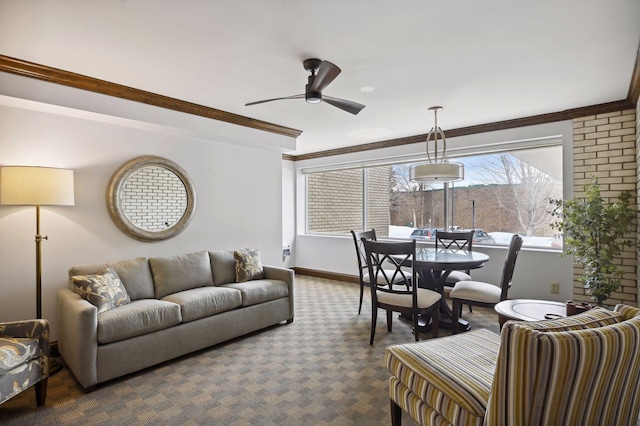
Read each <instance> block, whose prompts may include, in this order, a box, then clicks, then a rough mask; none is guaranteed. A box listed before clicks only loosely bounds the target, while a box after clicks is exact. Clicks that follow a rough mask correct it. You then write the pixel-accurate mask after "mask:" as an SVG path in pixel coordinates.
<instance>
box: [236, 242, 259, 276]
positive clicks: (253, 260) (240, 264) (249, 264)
mask: <svg viewBox="0 0 640 426" xmlns="http://www.w3.org/2000/svg"><path fill="white" fill-rule="evenodd" d="M233 258H234V261H235V269H236V282H237V283H243V282H245V281H251V280H259V279H261V278H262V277H263V276H264V270H263V269H262V262H261V261H260V250H252V249H242V250H235V251H234V252H233Z"/></svg>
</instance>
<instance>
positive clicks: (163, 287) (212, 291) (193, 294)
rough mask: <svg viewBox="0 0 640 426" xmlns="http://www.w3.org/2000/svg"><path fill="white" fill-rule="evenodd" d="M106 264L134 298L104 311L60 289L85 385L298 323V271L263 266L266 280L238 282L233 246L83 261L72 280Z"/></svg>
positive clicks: (64, 323)
mask: <svg viewBox="0 0 640 426" xmlns="http://www.w3.org/2000/svg"><path fill="white" fill-rule="evenodd" d="M105 268H112V269H113V270H115V271H116V272H117V275H118V276H119V278H120V280H121V281H122V284H124V287H125V288H126V293H127V294H128V296H129V298H130V302H129V303H126V304H124V305H121V306H117V307H114V308H113V309H109V310H107V311H105V312H102V313H100V314H98V309H97V308H96V306H94V305H93V304H91V303H89V301H87V299H85V298H83V297H82V296H81V295H79V294H77V293H76V292H74V291H72V290H71V289H61V290H59V292H58V313H59V316H60V339H59V342H58V345H59V351H60V354H61V356H62V358H63V359H64V361H65V363H66V365H67V366H68V367H69V368H70V369H71V371H72V372H73V374H74V375H75V377H76V378H77V379H78V381H79V382H80V384H81V385H82V386H83V387H84V388H85V389H92V388H94V387H95V385H97V384H98V383H102V382H105V381H107V380H111V379H114V378H116V377H120V376H123V375H125V374H128V373H132V372H135V371H138V370H141V369H143V368H146V367H149V366H152V365H155V364H158V363H161V362H164V361H167V360H170V359H173V358H175V357H178V356H181V355H185V354H187V353H190V352H193V351H196V350H199V349H203V348H206V347H208V346H211V345H215V344H217V343H220V342H224V341H226V340H229V339H232V338H235V337H238V336H242V335H244V334H247V333H250V332H253V331H256V330H260V329H262V328H265V327H269V326H271V325H274V324H278V323H280V322H283V321H286V322H287V323H290V322H292V321H293V313H294V303H293V300H294V297H293V283H294V274H293V271H292V270H290V269H284V268H276V267H270V266H263V271H264V276H263V277H262V279H254V280H251V281H247V282H241V283H236V275H235V274H236V272H235V261H234V251H233V250H216V251H209V252H207V251H202V252H198V253H190V254H183V255H178V256H167V257H152V258H144V257H140V258H136V259H130V260H124V261H119V262H104V263H94V264H87V265H79V266H74V267H72V268H70V270H69V277H73V276H78V275H89V274H98V273H99V272H100V271H103V270H104V269H105ZM70 287H71V286H70Z"/></svg>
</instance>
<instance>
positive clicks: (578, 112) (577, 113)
mask: <svg viewBox="0 0 640 426" xmlns="http://www.w3.org/2000/svg"><path fill="white" fill-rule="evenodd" d="M623 109H635V104H634V103H632V102H631V101H630V100H628V99H623V100H620V101H615V102H608V103H604V104H598V105H591V106H587V107H581V108H573V109H567V110H564V111H559V112H552V113H548V114H541V115H533V116H530V117H523V118H516V119H512V120H505V121H496V122H494V123H486V124H478V125H475V126H468V127H459V128H457V129H449V130H445V133H446V135H447V138H455V137H459V136H467V135H474V134H478V133H486V132H495V131H499V130H507V129H514V128H518V127H525V126H533V125H536V124H546V123H553V122H556V121H564V120H572V119H574V118H578V117H585V116H589V115H598V114H605V113H609V112H614V111H620V110H623ZM426 139H427V134H426V133H425V134H421V135H416V136H408V137H405V138H400V139H390V140H385V141H380V142H372V143H366V144H362V145H354V146H348V147H344V148H336V149H331V150H326V151H318V152H311V153H308V154H300V155H288V159H289V160H291V161H301V160H310V159H313V158H322V157H330V156H333V155H341V154H352V153H354V152H363V151H371V150H374V149H382V148H390V147H394V146H402V145H409V144H414V143H419V142H424V141H425V140H426Z"/></svg>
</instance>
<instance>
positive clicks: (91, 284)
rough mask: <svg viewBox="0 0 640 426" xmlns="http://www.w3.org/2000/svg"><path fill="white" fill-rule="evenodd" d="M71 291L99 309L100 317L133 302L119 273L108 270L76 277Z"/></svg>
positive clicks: (71, 280) (72, 278) (71, 281)
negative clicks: (110, 310)
mask: <svg viewBox="0 0 640 426" xmlns="http://www.w3.org/2000/svg"><path fill="white" fill-rule="evenodd" d="M69 286H70V287H71V290H73V291H74V292H75V293H77V294H79V295H80V296H82V297H83V298H84V299H86V300H87V301H89V303H91V304H92V305H94V306H95V307H97V308H98V315H100V314H102V313H104V312H106V311H108V310H109V309H113V308H116V307H118V306H121V305H126V304H127V303H129V302H131V299H130V298H129V295H128V294H127V290H126V289H125V288H124V285H123V284H122V281H121V280H120V277H119V276H118V273H117V272H116V271H115V270H113V269H111V268H107V269H105V270H103V271H100V273H98V274H95V275H74V276H73V277H71V279H70V280H69Z"/></svg>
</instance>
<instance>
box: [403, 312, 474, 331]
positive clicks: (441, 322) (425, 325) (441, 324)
mask: <svg viewBox="0 0 640 426" xmlns="http://www.w3.org/2000/svg"><path fill="white" fill-rule="evenodd" d="M399 318H402V319H403V320H406V321H413V319H412V318H411V315H408V314H400V315H399ZM438 328H446V329H448V330H453V322H452V320H451V318H449V317H448V316H445V317H443V316H442V315H440V317H439V318H438ZM430 331H431V315H420V318H418V332H420V333H428V332H430ZM463 331H471V324H469V321H467V320H464V319H462V318H458V332H463Z"/></svg>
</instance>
